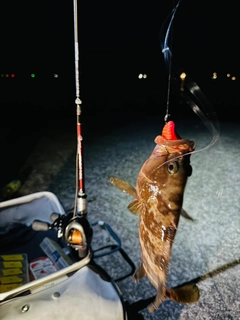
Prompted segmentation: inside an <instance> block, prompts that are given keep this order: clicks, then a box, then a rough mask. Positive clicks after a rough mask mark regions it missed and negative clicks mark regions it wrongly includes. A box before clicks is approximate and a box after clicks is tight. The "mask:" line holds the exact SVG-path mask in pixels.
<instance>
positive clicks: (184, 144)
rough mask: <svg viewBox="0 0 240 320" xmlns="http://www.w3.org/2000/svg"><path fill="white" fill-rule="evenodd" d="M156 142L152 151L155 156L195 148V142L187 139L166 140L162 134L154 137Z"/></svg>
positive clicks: (183, 151) (191, 150) (189, 150)
mask: <svg viewBox="0 0 240 320" xmlns="http://www.w3.org/2000/svg"><path fill="white" fill-rule="evenodd" d="M155 143H156V144H157V145H156V147H155V149H154V151H153V153H154V154H155V155H156V156H159V155H164V154H170V153H176V152H178V153H180V154H181V153H186V152H193V151H194V150H195V142H194V141H192V140H187V139H178V140H166V139H164V138H163V137H162V136H157V137H156V139H155Z"/></svg>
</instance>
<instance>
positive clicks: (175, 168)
mask: <svg viewBox="0 0 240 320" xmlns="http://www.w3.org/2000/svg"><path fill="white" fill-rule="evenodd" d="M167 169H168V172H169V173H171V174H173V173H176V172H178V169H179V164H178V162H177V161H174V162H170V163H169V164H168V167H167Z"/></svg>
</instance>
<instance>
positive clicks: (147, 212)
mask: <svg viewBox="0 0 240 320" xmlns="http://www.w3.org/2000/svg"><path fill="white" fill-rule="evenodd" d="M155 142H157V145H156V147H155V149H154V150H153V152H152V154H151V156H150V157H149V159H148V160H147V161H146V162H145V163H144V164H143V166H142V168H141V170H140V172H139V175H138V179H137V187H136V191H137V198H138V201H139V202H140V203H141V212H140V220H139V241H140V247H141V254H142V264H141V266H140V268H139V269H138V270H137V272H136V273H135V279H136V280H139V279H141V278H142V277H143V276H145V275H146V276H147V277H148V279H149V280H150V282H151V283H152V285H153V286H154V287H155V288H156V289H157V292H158V293H157V297H156V300H155V302H154V303H153V309H154V308H157V307H158V306H159V304H160V303H161V302H162V301H163V300H164V299H165V294H166V281H167V274H168V267H169V263H170V257H171V249H172V244H173V241H174V237H175V233H176V230H177V226H178V222H179V217H180V214H181V210H182V203H183V195H184V189H185V186H186V183H187V178H188V176H190V175H191V172H192V169H191V165H190V152H192V151H193V150H194V143H193V141H189V140H183V139H179V140H171V141H168V140H166V139H164V138H162V137H161V136H158V137H156V139H155ZM184 154H187V155H186V156H184ZM151 311H152V310H151Z"/></svg>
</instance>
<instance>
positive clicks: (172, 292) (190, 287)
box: [166, 283, 200, 303]
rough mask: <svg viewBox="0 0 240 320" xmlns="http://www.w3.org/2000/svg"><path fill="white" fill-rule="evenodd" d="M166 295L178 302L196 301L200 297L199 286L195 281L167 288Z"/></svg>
mask: <svg viewBox="0 0 240 320" xmlns="http://www.w3.org/2000/svg"><path fill="white" fill-rule="evenodd" d="M166 297H168V298H169V299H171V300H173V301H175V302H178V303H195V302H197V301H198V300H199V298H200V292H199V288H198V286H197V285H196V284H195V283H191V284H187V285H184V286H182V287H177V288H171V289H168V288H167V289H166Z"/></svg>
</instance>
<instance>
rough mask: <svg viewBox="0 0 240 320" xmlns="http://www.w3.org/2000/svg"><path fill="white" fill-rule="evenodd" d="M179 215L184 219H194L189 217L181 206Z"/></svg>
mask: <svg viewBox="0 0 240 320" xmlns="http://www.w3.org/2000/svg"><path fill="white" fill-rule="evenodd" d="M181 216H182V217H184V218H185V219H188V220H192V221H194V220H193V218H192V217H190V216H189V215H188V213H187V212H186V211H185V210H184V209H183V208H182V210H181Z"/></svg>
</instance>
